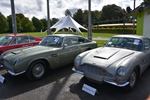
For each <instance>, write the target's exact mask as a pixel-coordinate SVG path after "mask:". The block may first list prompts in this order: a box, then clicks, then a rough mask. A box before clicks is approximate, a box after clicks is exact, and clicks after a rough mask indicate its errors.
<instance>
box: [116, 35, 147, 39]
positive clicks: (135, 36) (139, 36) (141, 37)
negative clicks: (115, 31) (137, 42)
mask: <svg viewBox="0 0 150 100" xmlns="http://www.w3.org/2000/svg"><path fill="white" fill-rule="evenodd" d="M113 37H127V38H139V39H143V38H146V37H145V36H141V35H115V36H113Z"/></svg>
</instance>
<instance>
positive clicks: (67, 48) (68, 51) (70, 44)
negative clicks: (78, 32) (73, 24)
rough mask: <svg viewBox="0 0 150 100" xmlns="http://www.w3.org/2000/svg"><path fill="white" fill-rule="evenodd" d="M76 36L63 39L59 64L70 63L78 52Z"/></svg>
mask: <svg viewBox="0 0 150 100" xmlns="http://www.w3.org/2000/svg"><path fill="white" fill-rule="evenodd" d="M79 52H80V50H79V47H78V39H77V37H66V38H64V41H63V49H62V52H61V54H60V57H61V58H60V59H61V64H62V65H66V64H69V63H72V62H73V61H74V59H75V57H76V56H77V55H78V54H79Z"/></svg>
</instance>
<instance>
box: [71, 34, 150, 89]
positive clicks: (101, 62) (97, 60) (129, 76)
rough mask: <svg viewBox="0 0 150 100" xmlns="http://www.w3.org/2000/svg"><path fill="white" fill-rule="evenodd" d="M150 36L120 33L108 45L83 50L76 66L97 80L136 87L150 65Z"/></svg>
mask: <svg viewBox="0 0 150 100" xmlns="http://www.w3.org/2000/svg"><path fill="white" fill-rule="evenodd" d="M149 59H150V41H149V38H147V37H144V36H138V35H116V36H113V37H112V38H110V40H109V41H108V42H107V43H106V45H105V46H104V47H100V48H96V49H93V50H90V51H86V52H84V53H81V54H79V55H78V56H77V57H76V58H75V60H74V67H73V68H72V70H73V71H74V72H76V73H79V74H83V76H84V77H85V78H86V79H88V80H90V81H93V82H98V83H105V82H106V83H108V84H112V85H115V86H118V87H123V88H124V89H126V90H129V91H130V90H132V89H133V88H134V87H135V86H136V83H137V79H138V77H139V76H140V75H141V74H142V73H143V72H144V70H145V69H146V68H148V66H149V65H150V61H149Z"/></svg>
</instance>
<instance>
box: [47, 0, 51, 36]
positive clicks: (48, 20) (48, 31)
mask: <svg viewBox="0 0 150 100" xmlns="http://www.w3.org/2000/svg"><path fill="white" fill-rule="evenodd" d="M49 11H50V10H49V0H47V35H49V34H51V29H50V14H49Z"/></svg>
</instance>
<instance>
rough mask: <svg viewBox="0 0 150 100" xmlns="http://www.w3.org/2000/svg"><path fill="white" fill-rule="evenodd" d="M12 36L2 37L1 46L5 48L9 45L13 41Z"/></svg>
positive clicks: (0, 39) (0, 38)
mask: <svg viewBox="0 0 150 100" xmlns="http://www.w3.org/2000/svg"><path fill="white" fill-rule="evenodd" d="M12 38H13V37H12V36H2V37H0V46H5V45H7V44H8V43H9V42H10V41H11V40H12Z"/></svg>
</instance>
